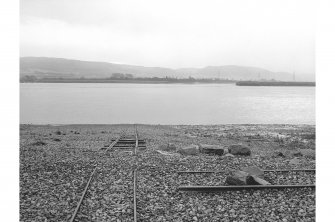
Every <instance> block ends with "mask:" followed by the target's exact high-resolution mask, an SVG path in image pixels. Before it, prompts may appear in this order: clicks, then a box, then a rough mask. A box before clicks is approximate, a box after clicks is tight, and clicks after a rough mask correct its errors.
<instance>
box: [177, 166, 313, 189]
mask: <svg viewBox="0 0 335 222" xmlns="http://www.w3.org/2000/svg"><path fill="white" fill-rule="evenodd" d="M229 170H231V169H229ZM263 172H264V173H277V172H280V173H289V172H313V173H315V169H287V170H284V169H280V170H263ZM176 173H177V174H215V173H227V172H226V171H177V172H176ZM300 188H315V184H286V185H282V184H273V185H243V186H206V185H202V186H179V187H178V188H177V190H179V191H196V192H224V191H232V190H263V189H300Z"/></svg>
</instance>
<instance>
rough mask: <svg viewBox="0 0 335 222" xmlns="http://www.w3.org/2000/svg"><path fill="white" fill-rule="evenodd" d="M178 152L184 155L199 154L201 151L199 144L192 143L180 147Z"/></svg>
mask: <svg viewBox="0 0 335 222" xmlns="http://www.w3.org/2000/svg"><path fill="white" fill-rule="evenodd" d="M178 152H179V153H181V154H184V155H198V154H199V152H200V151H199V146H197V145H194V144H192V145H189V146H186V147H182V148H180V149H179V150H178Z"/></svg>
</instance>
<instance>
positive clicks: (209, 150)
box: [199, 144, 225, 156]
mask: <svg viewBox="0 0 335 222" xmlns="http://www.w3.org/2000/svg"><path fill="white" fill-rule="evenodd" d="M199 147H200V151H201V152H202V153H206V154H214V155H220V156H221V155H223V154H224V152H225V150H224V148H223V147H221V146H219V145H208V144H200V146H199Z"/></svg>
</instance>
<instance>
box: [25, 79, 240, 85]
mask: <svg viewBox="0 0 335 222" xmlns="http://www.w3.org/2000/svg"><path fill="white" fill-rule="evenodd" d="M236 82H237V81H235V80H221V79H193V78H192V79H173V78H136V79H135V78H129V79H84V78H83V79H78V78H76V79H61V78H45V79H34V80H29V79H28V80H25V79H21V80H20V83H132V84H209V83H211V84H234V83H236Z"/></svg>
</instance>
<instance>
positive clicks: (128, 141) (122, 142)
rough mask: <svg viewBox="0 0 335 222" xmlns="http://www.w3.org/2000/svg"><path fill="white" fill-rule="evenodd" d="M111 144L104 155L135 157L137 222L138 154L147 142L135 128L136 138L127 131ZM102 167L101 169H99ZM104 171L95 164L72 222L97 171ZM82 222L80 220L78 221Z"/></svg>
mask: <svg viewBox="0 0 335 222" xmlns="http://www.w3.org/2000/svg"><path fill="white" fill-rule="evenodd" d="M109 143H110V144H108V145H105V146H104V147H102V148H101V149H100V150H102V151H104V154H107V153H109V152H116V151H119V152H125V151H126V152H132V154H133V156H135V164H134V166H133V167H132V172H131V174H132V177H133V179H132V182H133V189H132V192H133V221H137V209H136V207H137V198H136V189H137V154H138V151H139V150H142V149H145V148H146V145H145V140H143V139H139V136H138V131H137V126H136V125H135V126H134V136H133V137H131V136H127V135H126V133H125V131H123V132H122V133H121V136H119V137H118V138H116V139H111V140H110V141H109ZM99 166H100V167H99ZM98 169H99V170H101V169H103V166H102V164H99V163H98V162H96V163H95V167H94V169H93V170H92V173H91V175H90V177H89V179H88V181H87V183H86V186H85V189H84V191H83V192H82V194H81V197H80V200H79V202H78V203H77V206H76V208H75V210H74V212H73V214H72V216H71V219H70V222H73V221H76V219H77V216H78V213H79V212H80V210H81V207H82V204H83V201H84V199H85V197H86V196H87V193H88V190H89V188H90V186H91V184H92V181H94V177H95V175H96V173H97V171H98ZM78 221H80V220H78Z"/></svg>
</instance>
